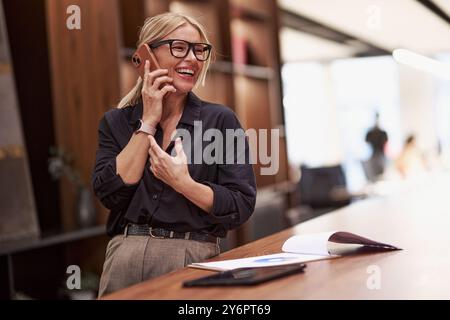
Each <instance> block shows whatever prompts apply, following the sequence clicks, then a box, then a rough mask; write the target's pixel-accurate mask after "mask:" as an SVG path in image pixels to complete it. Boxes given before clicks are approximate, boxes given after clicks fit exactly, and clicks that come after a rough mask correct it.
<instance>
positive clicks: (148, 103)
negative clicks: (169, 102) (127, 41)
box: [141, 60, 177, 128]
mask: <svg viewBox="0 0 450 320" xmlns="http://www.w3.org/2000/svg"><path fill="white" fill-rule="evenodd" d="M167 74H168V70H167V69H158V70H155V71H153V72H150V62H149V61H148V60H146V61H145V73H144V81H143V86H142V91H141V94H142V103H143V105H144V108H143V113H142V121H143V122H145V123H147V124H149V125H151V126H153V127H155V128H156V126H157V124H158V123H159V122H160V121H161V116H162V101H163V98H164V96H165V95H166V93H168V92H176V91H177V90H176V89H175V87H174V86H173V85H171V84H169V83H172V81H173V79H172V78H170V77H168V76H167Z"/></svg>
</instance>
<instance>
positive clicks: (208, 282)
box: [183, 263, 306, 287]
mask: <svg viewBox="0 0 450 320" xmlns="http://www.w3.org/2000/svg"><path fill="white" fill-rule="evenodd" d="M305 268H306V264H304V263H295V264H287V265H282V266H275V267H258V268H239V269H234V270H229V271H223V272H220V273H218V274H214V275H212V276H206V277H202V278H198V279H194V280H190V281H185V282H184V283H183V286H184V287H195V286H201V287H205V286H236V285H255V284H259V283H263V282H266V281H269V280H273V279H277V278H281V277H284V276H287V275H291V274H295V273H299V272H303V271H304V269H305Z"/></svg>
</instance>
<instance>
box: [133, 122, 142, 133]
mask: <svg viewBox="0 0 450 320" xmlns="http://www.w3.org/2000/svg"><path fill="white" fill-rule="evenodd" d="M141 125H142V122H141V120H137V121H136V122H135V123H134V126H133V129H134V131H138V130H139V129H140V128H141Z"/></svg>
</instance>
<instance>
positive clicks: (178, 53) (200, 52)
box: [149, 39, 212, 61]
mask: <svg viewBox="0 0 450 320" xmlns="http://www.w3.org/2000/svg"><path fill="white" fill-rule="evenodd" d="M164 44H169V45H170V53H171V54H172V55H173V56H174V57H176V58H186V56H187V55H188V53H189V49H191V50H192V52H193V53H194V55H195V58H196V59H197V60H198V61H206V60H208V58H209V55H210V54H211V49H212V45H210V44H209V43H192V42H188V41H184V40H179V39H171V40H162V41H158V42H155V43H149V46H150V48H152V49H155V48H158V47H160V46H162V45H164Z"/></svg>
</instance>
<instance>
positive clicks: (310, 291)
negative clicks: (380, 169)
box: [105, 175, 450, 299]
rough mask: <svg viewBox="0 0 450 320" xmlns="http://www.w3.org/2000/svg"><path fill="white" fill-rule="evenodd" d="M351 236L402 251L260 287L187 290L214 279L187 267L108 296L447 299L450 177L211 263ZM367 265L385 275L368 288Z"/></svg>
mask: <svg viewBox="0 0 450 320" xmlns="http://www.w3.org/2000/svg"><path fill="white" fill-rule="evenodd" d="M328 230H341V231H351V232H355V233H358V234H361V235H363V236H367V237H369V238H372V239H374V240H378V241H382V242H386V243H390V244H393V245H396V246H398V247H400V248H403V250H402V251H394V252H382V253H380V252H378V253H370V254H358V255H352V256H346V257H342V258H338V259H334V260H322V261H316V262H309V263H308V266H307V269H306V272H305V273H304V274H298V275H293V276H289V277H286V278H282V279H279V280H276V281H272V282H269V283H266V284H261V285H258V286H255V287H233V288H225V287H216V288H208V289H205V288H182V286H181V283H182V282H183V281H185V280H190V279H194V278H197V277H200V276H205V275H208V274H212V272H211V271H205V270H197V269H190V268H186V269H183V270H179V271H175V272H172V273H170V274H167V275H163V276H161V277H158V278H155V279H152V280H149V281H146V282H143V283H141V284H138V285H135V286H132V287H129V288H126V289H123V290H121V291H118V292H116V293H113V294H111V295H109V296H107V297H105V298H106V299H429V298H430V299H431V298H435V299H444V298H445V299H449V298H450V176H449V175H441V176H440V177H433V178H427V179H423V180H421V181H418V182H416V183H415V184H414V183H413V184H412V185H409V186H406V187H403V190H401V192H397V193H396V194H392V195H389V196H383V197H377V198H372V199H369V200H364V201H361V202H358V203H355V204H354V205H351V206H349V207H346V208H344V209H341V210H338V211H335V212H333V213H330V214H327V215H325V216H321V217H319V218H316V219H313V220H310V221H307V222H305V223H302V224H300V225H297V226H296V227H293V228H291V229H288V230H285V231H282V232H280V233H277V234H274V235H272V236H269V237H267V238H264V239H261V240H258V241H255V242H253V243H250V244H247V245H245V246H242V247H239V248H236V249H234V250H231V251H228V252H226V253H224V254H221V255H219V256H218V257H216V258H214V259H212V260H221V259H233V258H243V257H249V256H254V255H263V254H270V253H276V252H280V251H281V245H282V243H283V242H284V241H285V240H286V239H287V238H288V237H290V236H292V235H294V234H302V233H311V232H321V231H328ZM369 266H377V267H379V270H380V271H381V288H380V289H378V290H370V289H368V287H367V284H366V283H367V281H368V279H369V277H370V274H369V273H368V268H369Z"/></svg>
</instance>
